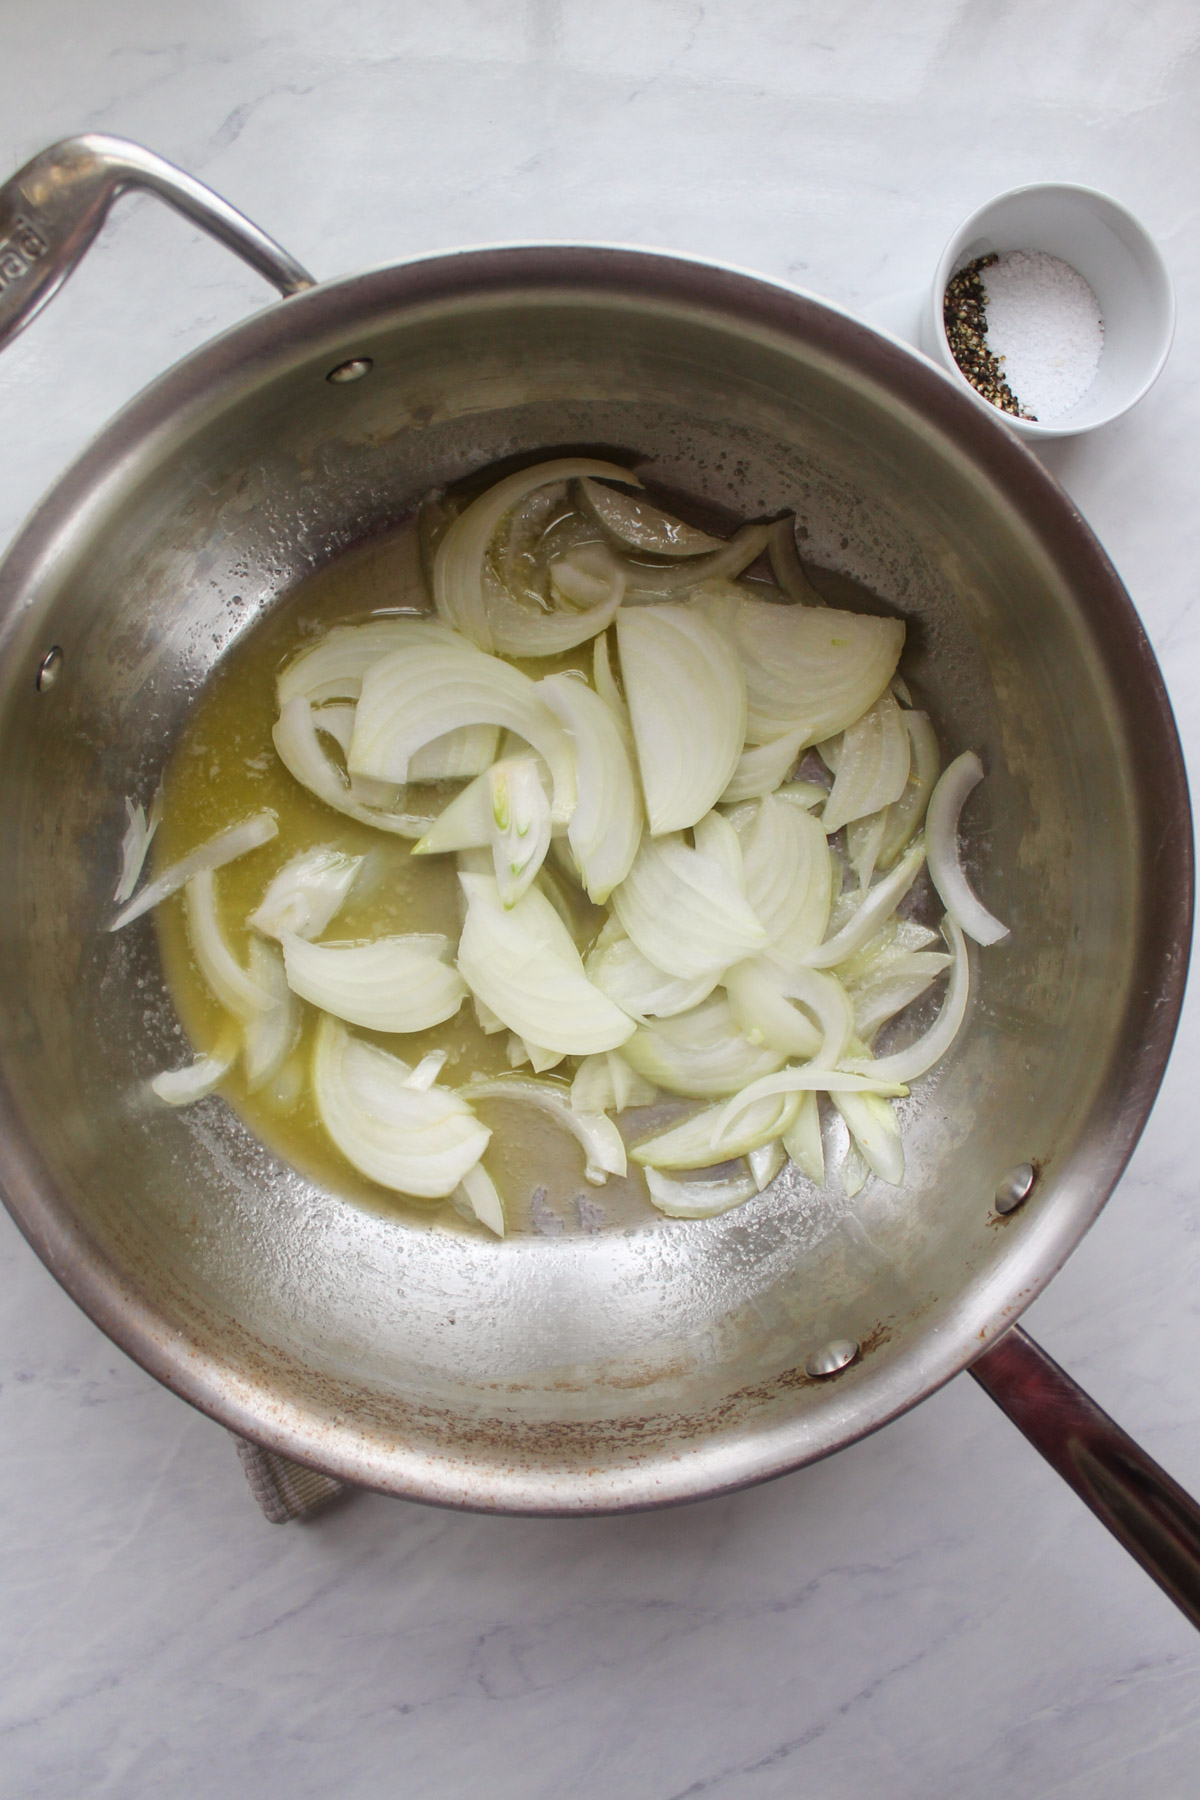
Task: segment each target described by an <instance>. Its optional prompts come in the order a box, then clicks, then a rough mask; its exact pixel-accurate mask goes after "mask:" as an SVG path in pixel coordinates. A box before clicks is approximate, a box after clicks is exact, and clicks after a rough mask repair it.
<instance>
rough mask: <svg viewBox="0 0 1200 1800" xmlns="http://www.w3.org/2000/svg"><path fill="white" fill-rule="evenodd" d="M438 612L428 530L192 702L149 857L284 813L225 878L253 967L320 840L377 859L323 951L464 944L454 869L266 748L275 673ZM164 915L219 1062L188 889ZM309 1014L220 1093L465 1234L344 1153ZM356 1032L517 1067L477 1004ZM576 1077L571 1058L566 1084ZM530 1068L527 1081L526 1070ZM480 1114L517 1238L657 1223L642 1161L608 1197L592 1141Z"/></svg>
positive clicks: (365, 1197) (346, 560) (356, 557)
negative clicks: (589, 1146)
mask: <svg viewBox="0 0 1200 1800" xmlns="http://www.w3.org/2000/svg"><path fill="white" fill-rule="evenodd" d="M425 604H426V602H425V599H424V594H423V589H422V586H421V581H420V575H419V568H418V562H417V551H416V533H415V531H414V530H412V529H411V528H409V529H405V530H403V531H402V532H400V533H398V534H396V535H395V536H394V537H392V538H389V539H386V540H383V541H381V542H378V543H375V544H372V545H370V546H367V547H365V548H363V549H361V550H358V551H355V552H352V553H350V554H348V555H346V556H344V557H342V558H340V559H339V560H337V561H336V562H334V563H332V564H330V565H329V566H328V567H326V568H324V569H322V570H321V571H319V572H318V573H317V574H314V575H313V576H312V577H310V578H309V579H308V580H307V581H306V582H304V583H303V584H301V586H299V587H298V588H297V589H296V590H295V591H294V593H293V594H292V595H291V596H290V597H288V598H287V599H285V600H284V601H283V602H281V603H280V605H278V606H277V607H275V608H274V609H272V611H271V612H270V613H269V614H268V615H267V616H266V617H265V618H264V619H262V620H261V621H260V622H259V623H258V624H257V625H255V626H253V627H251V629H250V630H249V631H248V632H247V633H246V634H245V636H244V637H243V638H242V639H241V640H240V641H239V642H238V643H237V644H236V645H235V646H234V647H233V649H232V650H231V652H230V653H229V655H228V656H227V657H226V658H224V659H223V660H222V662H221V665H220V667H219V668H218V669H217V671H216V672H215V674H214V676H213V678H212V680H211V682H210V683H209V685H208V687H207V688H206V689H205V691H204V692H203V694H202V695H201V696H200V699H199V701H198V702H197V704H196V706H195V707H194V708H193V711H192V716H191V719H190V721H189V724H188V728H187V731H186V733H185V735H184V737H183V738H182V740H181V741H180V744H179V746H178V748H177V750H176V752H175V755H174V756H173V758H172V760H171V763H170V765H169V767H168V769H167V773H166V778H165V781H164V793H163V801H164V803H163V815H162V824H161V825H160V827H159V830H158V833H157V836H156V839H155V844H154V860H155V864H156V866H157V867H158V868H163V867H165V866H166V864H168V863H171V862H174V861H176V860H177V858H179V857H181V856H185V855H186V854H187V853H188V852H189V851H190V850H193V849H195V848H196V847H197V846H198V845H200V844H203V843H205V842H206V841H207V840H208V839H209V838H211V837H213V836H215V834H216V833H217V832H218V831H222V830H224V829H225V827H226V826H228V825H231V824H235V823H237V822H238V821H239V820H241V819H245V818H248V817H249V816H250V815H251V814H252V813H256V812H260V811H262V809H263V808H264V807H269V808H270V809H271V810H272V811H273V812H274V813H275V814H276V816H277V818H278V820H279V835H278V837H276V838H274V839H272V841H271V842H270V843H268V844H265V845H263V846H261V847H260V848H259V849H257V850H254V851H252V852H250V854H248V855H247V856H243V857H240V858H239V859H238V860H237V861H236V862H232V863H229V864H227V865H226V867H225V868H223V869H219V870H218V871H217V873H216V876H215V885H216V893H217V904H218V911H219V914H220V919H221V924H222V927H223V929H224V932H225V935H226V938H227V941H228V942H229V944H230V946H231V948H232V950H233V952H234V954H235V955H236V956H237V957H238V959H239V960H240V961H241V962H242V964H243V965H245V963H246V961H247V957H248V949H249V940H250V937H251V932H250V930H249V928H248V926H247V924H246V920H247V918H248V917H249V915H250V914H251V913H252V912H253V911H254V909H255V908H256V907H257V905H258V904H259V902H260V900H261V899H262V897H263V894H264V893H265V891H266V888H267V884H268V883H269V882H270V880H271V879H272V877H273V876H274V875H275V874H276V873H277V871H278V870H279V869H281V868H282V867H283V865H284V864H285V863H286V862H290V861H291V859H292V858H293V857H294V856H296V855H298V854H299V853H300V852H302V851H306V850H310V849H314V848H316V847H317V846H331V847H333V848H335V849H338V850H342V851H345V852H346V853H348V854H349V855H355V856H365V857H366V859H367V860H366V861H365V862H364V864H363V866H362V869H361V870H360V872H359V876H358V879H357V880H356V882H355V884H354V886H353V888H352V889H351V891H350V894H349V896H348V898H347V900H346V902H345V904H344V905H343V907H342V908H341V909H340V911H339V912H338V913H337V914H336V915H335V917H334V919H333V921H332V923H331V925H330V927H329V930H328V931H327V932H326V933H325V934H323V935H324V937H325V938H326V939H327V940H334V939H336V940H344V939H369V938H374V937H380V936H385V935H388V934H393V933H400V932H418V931H419V932H435V931H436V932H443V933H444V934H445V935H446V936H447V937H448V938H449V939H450V940H451V943H452V944H457V942H458V934H459V930H460V927H461V922H462V914H461V909H460V904H459V894H460V890H459V886H458V877H457V864H456V860H455V858H454V857H453V856H429V857H413V856H412V855H411V854H410V851H411V846H410V843H409V841H408V840H407V839H405V838H400V837H395V836H393V835H392V834H390V833H388V832H383V831H379V830H376V829H373V828H372V827H371V826H368V825H362V824H359V823H358V821H357V820H354V819H348V818H346V817H344V816H343V815H342V814H340V813H336V812H333V811H331V810H330V808H328V807H326V806H324V805H322V803H321V802H320V801H319V800H317V799H316V798H315V796H313V795H312V794H310V793H309V792H308V791H307V789H305V788H302V787H301V786H300V785H299V783H298V782H296V781H295V780H293V778H292V776H291V775H289V774H288V772H287V770H286V769H285V768H284V767H283V764H282V763H281V762H280V761H279V758H278V757H277V756H276V754H275V747H274V744H273V742H272V738H271V728H272V726H273V725H274V723H275V719H276V716H277V713H276V704H275V681H276V677H277V675H278V673H279V671H280V670H281V669H282V668H283V667H284V665H285V664H286V663H288V662H289V661H290V660H291V658H292V657H293V656H294V655H295V654H296V652H297V651H298V650H299V649H301V648H302V647H303V646H304V645H305V644H306V643H308V642H311V641H312V640H313V639H314V638H315V637H316V636H318V635H319V634H320V633H322V632H324V631H325V630H327V629H328V628H329V627H330V626H332V625H334V624H357V623H361V622H362V621H363V620H365V619H366V618H369V617H370V616H371V614H372V613H375V612H380V611H386V610H395V609H396V608H403V609H412V608H423V607H424V605H425ZM590 654H591V645H590V644H585V645H584V646H582V647H581V649H580V650H577V651H573V652H570V653H568V654H567V655H565V656H559V657H547V658H544V659H539V660H538V661H537V662H536V663H527V664H524V665H521V664H518V665H517V666H518V667H521V666H524V667H525V669H526V672H527V673H529V674H531V675H533V676H535V677H540V676H542V675H547V674H550V673H551V672H552V671H553V670H555V669H562V668H569V667H585V666H586V665H587V663H588V662H589V660H590ZM457 791H459V785H458V784H454V785H453V786H446V787H445V789H444V791H443V790H439V789H437V788H434V787H428V788H423V789H414V790H412V794H413V800H414V805H415V809H417V810H422V811H424V810H428V811H430V812H436V811H437V810H438V809H439V808H440V807H441V806H443V805H444V804H445V803H446V801H447V800H448V799H449V798H450V796H451V794H452V793H454V792H457ZM426 800H428V802H429V805H428V807H426V805H425V801H426ZM563 885H564V887H565V886H566V884H563ZM602 916H603V915H602V914H600V913H599V912H598V911H597V909H594V908H592V907H590V906H589V905H588V904H587V902H586V901H584V902H582V905H581V908H580V913H579V917H578V919H577V941H579V942H580V943H581V944H586V943H587V941H588V938H589V936H590V935H594V933H595V931H596V930H597V929H598V928H599V924H600V922H601V919H602ZM155 918H156V922H157V926H158V932H159V941H160V946H161V953H162V962H163V968H164V971H165V974H166V979H167V984H168V987H169V989H170V992H171V995H172V998H173V999H174V1001H175V1005H176V1008H177V1010H178V1013H179V1018H180V1021H181V1023H182V1025H183V1027H184V1030H185V1031H186V1032H187V1035H188V1037H189V1038H190V1039H191V1042H192V1044H193V1045H194V1046H195V1048H196V1049H197V1050H210V1049H212V1048H213V1046H214V1045H215V1044H216V1043H217V1040H218V1038H219V1037H220V1036H221V1034H222V1031H223V1030H224V1029H225V1028H226V1026H227V1024H228V1015H227V1014H226V1013H225V1011H224V1009H223V1008H222V1007H221V1006H220V1005H219V1004H218V1003H217V1001H216V1000H214V998H213V997H212V995H211V993H210V992H209V990H208V988H207V986H206V984H205V982H204V981H203V979H202V977H201V975H200V972H199V970H198V968H197V967H196V964H195V961H194V959H193V957H192V953H191V947H190V945H189V942H188V936H187V929H186V925H185V918H184V901H183V896H182V894H179V895H176V896H175V897H174V898H172V899H171V900H168V901H166V902H165V903H164V904H163V905H161V906H159V907H158V908H157V909H156V913H155ZM299 1004H300V1006H301V1010H302V1013H303V1020H304V1022H303V1029H302V1035H301V1039H300V1042H299V1045H298V1047H297V1049H296V1051H295V1052H294V1053H293V1056H292V1058H291V1059H290V1061H289V1064H288V1065H287V1068H286V1070H285V1079H284V1080H282V1081H280V1082H276V1083H271V1084H268V1086H267V1087H266V1088H264V1089H262V1090H260V1091H259V1092H258V1093H251V1092H250V1091H249V1089H248V1088H247V1086H246V1082H245V1077H244V1076H243V1074H242V1072H241V1068H240V1065H239V1066H238V1067H236V1068H235V1069H234V1070H233V1071H232V1072H231V1073H230V1075H229V1076H228V1077H227V1078H226V1080H225V1081H224V1082H222V1084H221V1088H220V1092H221V1093H222V1095H223V1096H224V1097H225V1099H226V1100H227V1101H228V1102H229V1104H230V1105H231V1106H232V1107H233V1108H234V1110H235V1111H236V1112H237V1113H238V1114H239V1115H240V1116H241V1118H242V1119H243V1120H244V1121H245V1123H246V1124H247V1125H248V1126H249V1128H250V1130H251V1131H253V1132H254V1134H255V1135H256V1136H257V1137H258V1138H260V1139H261V1140H262V1142H263V1143H265V1144H266V1145H267V1146H268V1147H269V1148H270V1149H271V1150H272V1151H273V1152H274V1153H275V1154H276V1155H277V1156H279V1157H280V1158H281V1159H282V1160H283V1161H284V1162H286V1163H290V1164H291V1165H292V1166H293V1167H294V1168H296V1169H298V1170H299V1171H300V1172H301V1173H302V1174H303V1175H305V1176H306V1177H308V1178H309V1179H311V1180H313V1181H316V1182H317V1183H319V1184H320V1185H321V1186H322V1187H324V1188H326V1189H329V1190H331V1191H333V1192H335V1193H337V1194H340V1195H341V1196H342V1197H343V1198H345V1199H346V1200H348V1201H353V1202H355V1203H357V1204H361V1205H367V1206H370V1207H373V1208H380V1209H384V1210H387V1211H388V1212H391V1213H398V1214H400V1215H402V1216H404V1217H406V1218H410V1219H411V1220H412V1221H413V1222H414V1223H417V1222H420V1221H422V1220H424V1221H430V1220H433V1219H436V1222H437V1224H438V1225H439V1226H440V1227H447V1226H448V1227H450V1228H451V1229H456V1230H458V1229H467V1228H466V1227H463V1226H461V1225H460V1224H459V1222H458V1220H457V1218H456V1216H455V1214H454V1213H453V1211H452V1209H451V1208H450V1207H449V1205H448V1204H447V1203H445V1202H442V1201H416V1200H409V1199H407V1198H406V1197H404V1196H401V1195H397V1194H394V1193H392V1192H390V1190H388V1189H386V1188H382V1187H380V1186H378V1185H377V1184H376V1183H374V1182H372V1181H369V1180H368V1179H367V1178H366V1177H365V1176H362V1175H360V1174H359V1173H358V1172H357V1170H355V1169H354V1168H352V1167H351V1166H350V1164H349V1163H347V1162H346V1161H345V1159H344V1158H343V1157H342V1156H341V1154H340V1153H339V1152H338V1151H337V1150H336V1149H335V1148H334V1146H333V1144H332V1143H331V1142H330V1140H329V1139H328V1137H327V1136H326V1135H325V1132H324V1129H323V1127H322V1126H321V1123H320V1121H319V1119H318V1118H317V1114H316V1109H315V1107H314V1105H313V1102H312V1099H311V1095H310V1093H309V1088H308V1080H307V1071H308V1066H309V1060H310V1056H311V1048H312V1039H313V1033H314V1030H315V1026H316V1021H317V1017H318V1014H317V1012H316V1009H315V1008H314V1007H312V1006H310V1005H309V1004H308V1003H307V1002H300V1003H299ZM354 1029H355V1030H356V1031H357V1030H358V1029H359V1028H358V1027H355V1028H354ZM360 1035H361V1036H363V1037H366V1038H369V1039H371V1040H372V1041H373V1042H375V1043H378V1044H379V1045H381V1046H382V1047H383V1048H384V1049H386V1050H389V1051H390V1052H391V1053H392V1054H393V1055H397V1056H400V1057H402V1058H403V1059H404V1061H405V1062H408V1063H414V1064H415V1063H416V1062H417V1061H419V1059H420V1058H421V1057H422V1056H424V1055H426V1054H427V1053H428V1052H429V1051H430V1050H437V1049H440V1050H445V1051H446V1052H447V1061H446V1067H445V1071H444V1073H443V1075H442V1077H441V1080H442V1082H443V1083H444V1084H445V1085H447V1086H457V1085H458V1084H459V1083H462V1082H465V1081H467V1080H468V1079H469V1078H470V1077H471V1076H472V1075H475V1074H483V1075H494V1074H498V1073H501V1072H507V1071H508V1069H509V1062H508V1054H507V1047H508V1033H507V1032H497V1033H495V1034H494V1035H492V1036H488V1035H486V1034H485V1033H484V1032H483V1031H482V1029H481V1028H480V1026H479V1024H478V1021H477V1019H476V1016H475V1009H474V1007H473V1005H472V1004H471V1001H470V999H468V1000H467V1001H465V1002H464V1004H463V1005H462V1007H460V1009H459V1011H458V1013H457V1014H456V1015H455V1017H454V1018H453V1019H450V1020H448V1021H447V1022H445V1023H444V1024H441V1025H437V1026H434V1027H432V1028H431V1029H430V1030H429V1031H424V1032H411V1033H404V1034H402V1035H401V1034H384V1033H376V1032H361V1033H360ZM574 1066H575V1065H574V1062H573V1060H571V1059H568V1061H567V1062H566V1063H564V1064H563V1065H561V1066H560V1069H559V1070H558V1071H557V1073H560V1074H561V1073H562V1072H563V1070H568V1071H569V1070H570V1069H572V1068H573V1067H574ZM523 1073H525V1074H529V1073H530V1070H529V1069H528V1068H527V1067H526V1069H525V1070H524V1071H523ZM288 1077H290V1078H291V1087H292V1092H291V1093H290V1094H289V1093H288V1092H287V1087H288V1080H287V1078H288ZM478 1112H479V1115H480V1117H481V1118H482V1119H483V1121H484V1123H485V1124H488V1125H490V1126H491V1127H492V1129H493V1136H492V1140H491V1143H490V1144H489V1146H488V1149H487V1152H486V1154H485V1157H484V1162H485V1166H486V1167H487V1169H488V1171H489V1173H490V1174H491V1175H492V1177H493V1179H494V1180H495V1182H496V1184H497V1186H498V1188H499V1189H500V1193H501V1195H502V1198H503V1201H504V1208H505V1216H506V1221H507V1223H508V1226H509V1229H510V1230H525V1229H530V1228H531V1227H532V1228H533V1229H534V1230H542V1231H549V1232H551V1233H554V1232H556V1231H557V1230H559V1229H564V1230H566V1231H567V1232H571V1231H577V1230H579V1229H581V1228H584V1229H594V1228H595V1227H596V1225H597V1223H598V1220H597V1218H596V1215H595V1213H594V1212H591V1211H589V1210H588V1208H589V1207H592V1208H595V1207H599V1208H600V1209H601V1210H602V1214H603V1222H604V1224H605V1225H614V1224H629V1223H632V1222H633V1221H635V1220H637V1221H642V1222H644V1221H646V1220H647V1219H649V1218H651V1217H653V1218H657V1217H658V1216H659V1215H658V1214H656V1213H653V1212H652V1209H651V1208H650V1205H649V1201H648V1198H647V1195H646V1189H645V1185H644V1181H643V1178H642V1175H641V1173H640V1171H639V1170H638V1169H637V1167H636V1165H634V1164H631V1165H630V1174H629V1175H628V1176H627V1177H625V1178H624V1179H623V1180H618V1179H616V1178H615V1177H612V1176H610V1177H609V1180H608V1182H607V1184H606V1185H605V1186H603V1187H593V1186H591V1185H590V1184H588V1183H587V1182H586V1181H585V1180H584V1176H583V1165H584V1158H583V1151H582V1149H581V1147H580V1146H579V1145H578V1144H577V1142H576V1140H575V1139H574V1138H573V1137H570V1136H568V1134H567V1133H565V1132H564V1131H563V1130H562V1129H561V1128H559V1127H558V1126H556V1125H555V1124H554V1122H553V1121H552V1120H550V1119H548V1118H546V1117H545V1116H544V1115H543V1114H540V1113H538V1112H536V1111H535V1110H534V1109H532V1108H530V1107H528V1106H524V1105H514V1104H513V1103H511V1102H496V1101H486V1102H480V1103H479V1104H478ZM539 1190H545V1192H544V1195H539ZM581 1200H582V1201H583V1202H584V1204H583V1206H582V1208H581V1207H580V1204H579V1202H580V1201H581ZM559 1220H561V1221H562V1224H561V1226H560V1225H558V1223H557V1221H559ZM472 1229H478V1228H477V1227H476V1228H472Z"/></svg>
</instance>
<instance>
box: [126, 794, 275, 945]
mask: <svg viewBox="0 0 1200 1800" xmlns="http://www.w3.org/2000/svg"><path fill="white" fill-rule="evenodd" d="M278 835H279V824H278V821H277V820H276V818H275V814H274V813H273V812H260V813H255V814H254V816H253V817H252V818H249V819H243V820H242V822H241V824H240V825H231V826H230V827H229V829H228V830H227V831H219V832H218V833H217V835H216V837H213V838H209V840H208V842H207V843H206V844H201V845H200V846H199V848H198V849H196V850H193V851H192V852H191V853H190V854H189V855H187V856H185V857H183V858H181V860H180V861H179V862H177V863H172V864H171V865H170V867H169V868H166V869H164V870H163V872H162V874H161V875H156V876H155V878H154V880H153V881H151V882H149V883H148V884H147V885H146V886H145V887H144V888H143V889H142V891H141V893H140V894H138V895H137V896H136V898H135V899H133V900H131V901H130V902H129V904H128V906H125V907H122V909H121V911H120V912H119V913H118V914H117V916H116V918H115V919H114V920H113V922H112V924H111V925H110V926H109V928H108V929H109V930H110V931H120V930H121V928H122V927H123V926H125V925H129V924H131V923H132V922H133V920H134V919H140V918H141V916H142V914H143V913H147V912H149V911H150V908H151V907H152V906H157V905H158V903H159V901H160V900H166V899H168V898H169V896H170V895H171V894H177V893H178V892H179V890H180V888H182V887H186V886H187V884H188V882H189V881H191V879H192V877H193V876H194V875H199V874H201V873H202V872H203V871H204V870H206V869H207V870H209V871H211V870H213V869H222V868H224V866H225V864H226V863H231V862H235V861H236V860H237V858H238V857H239V856H245V855H246V854H247V852H248V851H250V850H257V849H258V847H259V845H260V844H267V843H270V841H271V839H272V838H273V837H278Z"/></svg>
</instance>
